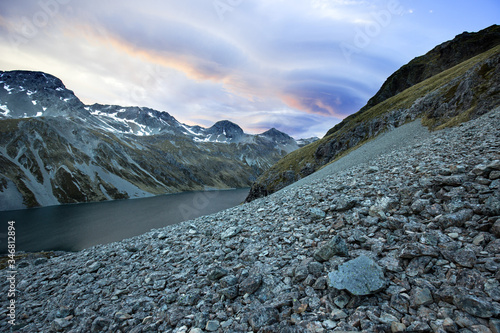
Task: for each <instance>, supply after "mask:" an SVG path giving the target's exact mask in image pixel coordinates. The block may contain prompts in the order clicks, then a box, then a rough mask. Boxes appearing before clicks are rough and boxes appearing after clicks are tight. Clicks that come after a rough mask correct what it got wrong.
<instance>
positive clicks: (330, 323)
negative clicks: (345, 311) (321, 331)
mask: <svg viewBox="0 0 500 333" xmlns="http://www.w3.org/2000/svg"><path fill="white" fill-rule="evenodd" d="M322 324H323V327H324V328H325V329H327V330H333V329H334V328H335V327H337V324H336V323H335V322H334V321H333V320H330V319H328V320H325V321H324V322H323V323H322Z"/></svg>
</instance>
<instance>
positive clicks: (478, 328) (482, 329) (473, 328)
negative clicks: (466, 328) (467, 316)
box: [470, 325, 491, 333]
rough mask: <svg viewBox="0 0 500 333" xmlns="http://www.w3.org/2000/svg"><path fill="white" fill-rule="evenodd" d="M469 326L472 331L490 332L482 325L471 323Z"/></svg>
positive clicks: (477, 332)
mask: <svg viewBox="0 0 500 333" xmlns="http://www.w3.org/2000/svg"><path fill="white" fill-rule="evenodd" d="M470 328H471V330H472V331H473V332H474V333H491V330H490V329H489V328H488V327H486V326H484V325H472V326H471V327H470Z"/></svg>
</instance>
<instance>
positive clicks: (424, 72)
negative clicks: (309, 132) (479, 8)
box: [327, 25, 500, 135]
mask: <svg viewBox="0 0 500 333" xmlns="http://www.w3.org/2000/svg"><path fill="white" fill-rule="evenodd" d="M499 44H500V26H499V25H493V26H491V27H488V28H486V29H484V30H481V31H479V32H473V33H469V32H464V33H462V34H460V35H458V36H456V37H455V38H454V39H453V40H451V41H448V42H445V43H443V44H440V45H438V46H436V47H435V48H433V49H432V50H431V51H429V52H427V53H426V54H425V55H423V56H420V57H417V58H415V59H413V60H412V61H410V62H409V63H408V64H406V65H404V66H403V67H401V68H400V69H398V70H397V71H396V72H394V73H393V74H392V75H391V76H389V78H388V79H387V80H386V81H385V82H384V84H383V85H382V87H381V88H380V90H379V91H378V92H377V93H376V94H375V96H373V97H372V98H370V100H369V101H368V103H366V105H365V106H364V107H363V108H361V110H360V112H364V111H366V110H368V109H370V108H371V107H373V106H375V105H377V104H378V103H381V102H383V101H385V100H386V99H388V98H390V97H392V96H395V95H397V94H399V93H400V92H402V91H404V90H405V89H407V88H409V87H411V86H413V85H415V84H417V83H419V82H422V81H424V80H425V79H428V78H430V77H432V76H434V75H436V74H439V73H441V72H443V71H445V70H447V69H450V68H451V67H453V66H456V65H458V64H460V63H461V62H464V61H465V60H467V59H470V58H472V57H474V56H476V55H478V54H481V53H483V52H486V51H488V50H490V49H491V48H493V47H495V46H496V45H499ZM332 130H333V129H332ZM330 133H331V132H328V133H327V135H328V134H330Z"/></svg>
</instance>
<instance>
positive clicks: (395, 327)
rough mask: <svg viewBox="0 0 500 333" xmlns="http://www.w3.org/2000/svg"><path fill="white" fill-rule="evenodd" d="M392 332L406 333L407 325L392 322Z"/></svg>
mask: <svg viewBox="0 0 500 333" xmlns="http://www.w3.org/2000/svg"><path fill="white" fill-rule="evenodd" d="M391 332H392V333H402V332H406V325H405V324H403V323H398V322H395V321H394V322H392V323H391Z"/></svg>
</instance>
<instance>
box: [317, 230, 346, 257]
mask: <svg viewBox="0 0 500 333" xmlns="http://www.w3.org/2000/svg"><path fill="white" fill-rule="evenodd" d="M348 253H349V250H348V248H347V244H346V243H345V241H344V240H343V239H342V238H341V237H339V236H335V237H334V238H333V239H332V240H330V241H329V242H328V243H327V244H325V245H323V246H322V247H321V248H320V249H319V250H318V251H316V253H314V259H316V260H317V261H319V262H323V261H328V260H329V259H330V258H332V257H333V256H335V255H339V256H347V255H348Z"/></svg>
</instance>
